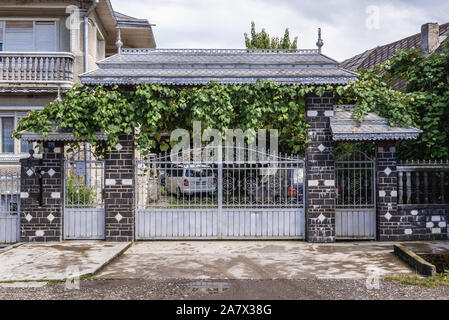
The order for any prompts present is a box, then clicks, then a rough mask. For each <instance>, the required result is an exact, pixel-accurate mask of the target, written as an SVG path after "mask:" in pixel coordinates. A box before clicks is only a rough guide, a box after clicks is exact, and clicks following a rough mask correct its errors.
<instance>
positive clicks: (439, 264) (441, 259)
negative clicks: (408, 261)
mask: <svg viewBox="0 0 449 320" xmlns="http://www.w3.org/2000/svg"><path fill="white" fill-rule="evenodd" d="M419 256H420V257H421V258H423V259H424V260H426V261H427V262H430V263H431V264H433V265H434V266H435V267H436V268H437V272H438V273H443V272H444V271H446V270H449V254H420V255H419Z"/></svg>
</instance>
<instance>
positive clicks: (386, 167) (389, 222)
mask: <svg viewBox="0 0 449 320" xmlns="http://www.w3.org/2000/svg"><path fill="white" fill-rule="evenodd" d="M395 145H396V143H395V142H394V141H382V142H379V143H377V146H376V148H377V157H376V158H377V181H376V182H377V186H376V190H377V195H376V196H377V230H378V239H379V240H380V241H389V240H400V241H402V240H405V239H407V236H408V235H409V229H408V228H407V225H406V224H405V223H404V220H403V219H402V218H401V214H400V212H399V211H398V186H397V183H398V181H397V180H398V179H397V171H396V167H397V163H396V147H395Z"/></svg>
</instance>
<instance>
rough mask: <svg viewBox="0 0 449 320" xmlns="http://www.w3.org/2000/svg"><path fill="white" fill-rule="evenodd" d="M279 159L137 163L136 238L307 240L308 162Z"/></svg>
mask: <svg viewBox="0 0 449 320" xmlns="http://www.w3.org/2000/svg"><path fill="white" fill-rule="evenodd" d="M247 151H248V150H245V152H247ZM191 152H194V151H191ZM259 155H260V154H259ZM266 156H269V155H266ZM272 160H273V159H272ZM274 160H275V161H270V163H269V164H267V163H263V162H248V161H224V162H222V163H214V164H211V163H206V162H204V161H200V162H197V163H195V162H191V161H190V158H189V159H188V160H186V161H182V162H178V163H173V162H172V161H171V160H170V156H169V155H158V156H154V157H152V158H150V159H148V160H136V184H137V185H136V188H137V190H136V195H137V197H136V201H137V203H136V239H137V240H149V239H304V233H305V230H304V229H305V223H304V222H305V217H304V194H305V190H304V185H305V184H304V179H305V172H304V160H303V159H297V158H295V157H292V156H286V155H284V156H277V157H275V159H274Z"/></svg>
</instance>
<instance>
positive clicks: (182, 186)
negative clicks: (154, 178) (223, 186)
mask: <svg viewBox="0 0 449 320" xmlns="http://www.w3.org/2000/svg"><path fill="white" fill-rule="evenodd" d="M216 186H217V179H216V177H215V175H214V171H213V170H212V168H211V167H207V166H199V165H185V166H179V167H173V168H171V169H169V170H167V171H166V175H165V188H166V190H167V192H168V193H171V194H176V195H177V196H178V197H182V196H184V195H195V194H202V193H207V194H213V193H214V192H215V189H216Z"/></svg>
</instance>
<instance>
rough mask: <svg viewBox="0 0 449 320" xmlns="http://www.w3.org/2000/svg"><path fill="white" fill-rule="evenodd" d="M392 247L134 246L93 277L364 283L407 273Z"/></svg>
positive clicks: (282, 244) (273, 244) (277, 244)
mask: <svg viewBox="0 0 449 320" xmlns="http://www.w3.org/2000/svg"><path fill="white" fill-rule="evenodd" d="M392 252H393V244H392V243H374V242H372V243H348V244H328V245H324V244H309V243H304V242H287V241H283V242H264V241H263V242H140V243H135V244H134V245H133V246H132V247H131V248H129V249H128V250H127V251H126V252H125V253H124V254H123V255H122V256H121V257H120V258H119V259H117V260H115V261H113V262H112V263H111V264H110V265H108V266H107V267H106V268H104V269H103V270H102V271H101V272H100V273H99V274H98V275H97V277H98V278H119V279H138V278H144V279H154V280H163V279H236V280H238V279H241V280H244V279H257V280H265V279H316V278H318V279H366V278H368V277H373V276H379V277H382V276H386V275H398V274H412V273H413V272H412V271H411V270H410V269H409V268H408V267H407V266H406V265H405V264H404V263H403V262H401V261H400V260H399V259H398V258H396V257H395V256H394V255H393V253H392Z"/></svg>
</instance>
